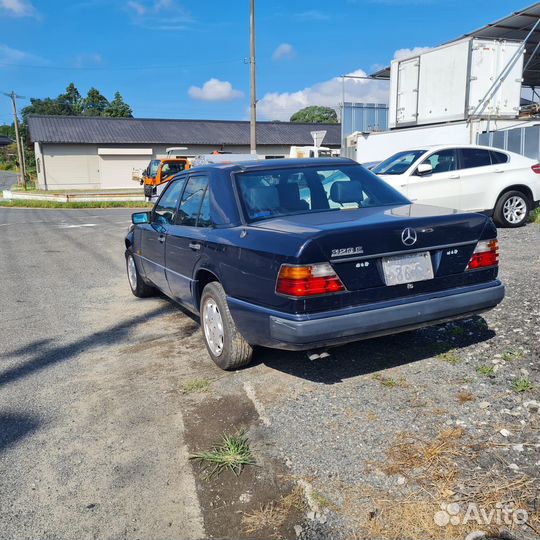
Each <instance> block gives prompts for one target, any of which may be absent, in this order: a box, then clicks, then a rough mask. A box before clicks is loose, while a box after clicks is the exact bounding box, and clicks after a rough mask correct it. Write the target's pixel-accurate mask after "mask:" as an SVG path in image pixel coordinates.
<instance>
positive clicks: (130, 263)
mask: <svg viewBox="0 0 540 540" xmlns="http://www.w3.org/2000/svg"><path fill="white" fill-rule="evenodd" d="M126 269H127V276H128V282H129V287H130V289H131V292H132V293H133V294H134V295H135V296H136V297H137V298H146V297H147V296H152V295H153V294H154V293H155V289H154V288H153V287H150V285H147V284H146V283H145V282H144V281H143V278H142V277H141V275H140V274H139V270H138V268H137V265H136V264H135V259H134V257H133V253H131V251H126Z"/></svg>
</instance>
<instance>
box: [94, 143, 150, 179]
mask: <svg viewBox="0 0 540 540" xmlns="http://www.w3.org/2000/svg"><path fill="white" fill-rule="evenodd" d="M98 155H99V162H98V167H99V178H100V181H101V189H129V188H138V187H140V184H139V183H138V182H135V181H133V170H134V169H140V170H144V169H145V168H146V167H147V165H148V163H149V162H150V160H151V159H152V149H151V148H148V149H145V148H141V149H137V148H98Z"/></svg>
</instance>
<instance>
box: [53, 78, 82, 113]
mask: <svg viewBox="0 0 540 540" xmlns="http://www.w3.org/2000/svg"><path fill="white" fill-rule="evenodd" d="M57 101H58V102H59V103H61V104H62V105H65V106H66V107H68V108H69V109H70V111H71V114H72V115H74V116H78V115H80V114H81V112H82V109H83V99H82V96H81V94H80V92H79V90H77V87H76V86H75V85H74V84H73V83H69V85H68V87H67V88H66V91H65V93H64V94H60V95H59V96H58V98H57Z"/></svg>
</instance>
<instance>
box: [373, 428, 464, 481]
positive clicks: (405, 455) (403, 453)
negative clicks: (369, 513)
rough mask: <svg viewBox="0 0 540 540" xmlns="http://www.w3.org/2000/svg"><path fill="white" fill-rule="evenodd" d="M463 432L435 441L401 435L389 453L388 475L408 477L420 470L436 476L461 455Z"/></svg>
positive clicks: (454, 431)
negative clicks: (460, 441)
mask: <svg viewBox="0 0 540 540" xmlns="http://www.w3.org/2000/svg"><path fill="white" fill-rule="evenodd" d="M463 433H464V430H463V428H453V429H447V430H443V431H441V432H440V433H439V434H438V435H437V436H436V437H435V438H432V439H429V440H422V439H419V438H417V437H416V436H415V435H412V434H408V433H400V434H398V435H397V436H396V439H395V441H394V443H393V444H392V446H390V448H389V449H388V450H387V452H386V457H387V460H386V465H385V466H384V468H383V471H384V472H385V473H386V474H389V475H394V474H398V473H399V474H402V475H403V476H407V475H408V474H411V473H414V472H415V471H416V470H417V469H422V470H424V471H425V472H426V473H427V472H428V471H429V473H430V475H431V474H432V475H434V476H437V475H438V474H439V473H438V471H439V470H440V469H442V468H444V467H447V466H449V465H450V464H452V463H454V461H455V458H456V456H458V455H459V454H460V453H461V450H460V443H459V441H458V439H460V438H461V437H462V436H463Z"/></svg>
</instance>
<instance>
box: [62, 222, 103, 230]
mask: <svg viewBox="0 0 540 540" xmlns="http://www.w3.org/2000/svg"><path fill="white" fill-rule="evenodd" d="M96 226H97V225H96V224H95V223H80V224H77V225H70V224H69V223H60V225H58V227H59V228H60V229H79V228H80V227H96Z"/></svg>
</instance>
